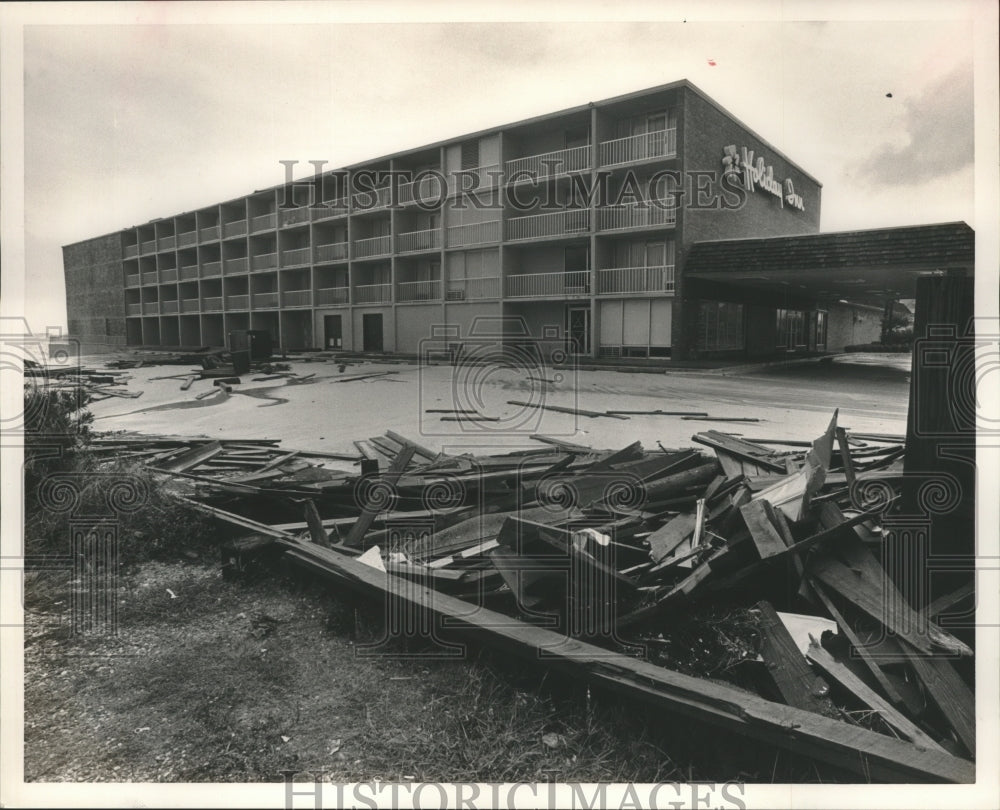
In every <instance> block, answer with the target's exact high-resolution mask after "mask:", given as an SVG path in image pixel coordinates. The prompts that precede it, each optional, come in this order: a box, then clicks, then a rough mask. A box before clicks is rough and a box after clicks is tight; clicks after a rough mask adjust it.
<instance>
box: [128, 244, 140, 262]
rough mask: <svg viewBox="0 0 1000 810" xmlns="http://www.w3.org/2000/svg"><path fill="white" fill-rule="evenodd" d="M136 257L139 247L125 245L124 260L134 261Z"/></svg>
mask: <svg viewBox="0 0 1000 810" xmlns="http://www.w3.org/2000/svg"><path fill="white" fill-rule="evenodd" d="M138 255H139V246H138V245H125V258H126V259H134V258H135V257H136V256H138Z"/></svg>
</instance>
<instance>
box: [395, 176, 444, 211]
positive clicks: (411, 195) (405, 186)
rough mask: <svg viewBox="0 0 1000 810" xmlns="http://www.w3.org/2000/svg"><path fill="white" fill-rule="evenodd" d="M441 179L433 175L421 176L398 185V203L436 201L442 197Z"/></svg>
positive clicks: (428, 203)
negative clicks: (418, 178)
mask: <svg viewBox="0 0 1000 810" xmlns="http://www.w3.org/2000/svg"><path fill="white" fill-rule="evenodd" d="M441 191H442V189H441V180H440V179H439V178H436V177H434V176H429V177H422V178H420V180H417V181H415V182H412V183H402V184H400V186H399V203H400V204H401V205H405V204H406V203H411V202H421V203H424V204H425V205H430V204H431V203H436V202H437V201H439V200H440V199H441V197H442V194H441Z"/></svg>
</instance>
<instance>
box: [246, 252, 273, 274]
mask: <svg viewBox="0 0 1000 810" xmlns="http://www.w3.org/2000/svg"><path fill="white" fill-rule="evenodd" d="M277 266H278V254H277V253H261V254H260V255H258V256H251V257H250V269H251V270H273V269H274V268H275V267H277Z"/></svg>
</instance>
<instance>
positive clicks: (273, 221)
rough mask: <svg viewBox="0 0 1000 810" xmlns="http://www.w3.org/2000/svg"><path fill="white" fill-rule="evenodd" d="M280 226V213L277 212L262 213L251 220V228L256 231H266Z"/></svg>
mask: <svg viewBox="0 0 1000 810" xmlns="http://www.w3.org/2000/svg"><path fill="white" fill-rule="evenodd" d="M276 227H278V215H277V214H276V213H275V214H261V215H260V216H256V217H254V218H253V219H251V220H250V230H251V231H253V232H254V233H257V231H266V230H269V229H271V228H276Z"/></svg>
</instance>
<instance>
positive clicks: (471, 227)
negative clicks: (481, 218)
mask: <svg viewBox="0 0 1000 810" xmlns="http://www.w3.org/2000/svg"><path fill="white" fill-rule="evenodd" d="M499 241H500V220H498V219H496V220H492V221H490V222H470V223H468V224H467V225H450V226H449V227H448V247H462V246H463V245H482V244H485V243H487V242H499Z"/></svg>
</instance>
